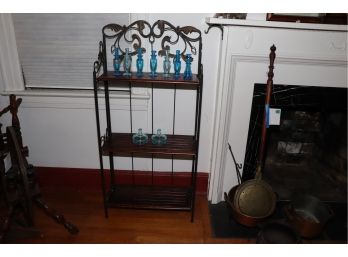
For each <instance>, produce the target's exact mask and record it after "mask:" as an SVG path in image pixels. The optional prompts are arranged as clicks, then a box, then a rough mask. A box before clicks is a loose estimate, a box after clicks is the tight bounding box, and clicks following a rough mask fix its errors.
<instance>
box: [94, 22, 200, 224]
mask: <svg viewBox="0 0 348 257" xmlns="http://www.w3.org/2000/svg"><path fill="white" fill-rule="evenodd" d="M102 34H103V41H101V42H100V43H99V54H98V60H97V61H95V62H94V67H93V68H94V69H93V85H94V101H95V113H96V123H97V137H98V149H99V162H100V176H101V184H102V193H103V199H104V211H105V216H106V217H108V208H109V207H121V208H136V209H165V210H186V211H191V222H193V219H194V206H195V192H196V178H197V161H198V149H199V134H200V133H199V132H200V119H201V105H202V90H203V65H202V63H201V55H202V36H201V31H200V30H198V29H197V28H195V27H192V26H184V27H175V26H173V25H172V24H170V23H169V22H167V21H164V20H158V21H156V22H155V23H154V24H153V25H151V24H149V23H148V22H147V21H144V20H138V21H135V22H133V23H132V24H130V25H129V26H121V25H118V24H108V25H106V26H104V27H103V29H102ZM109 40H111V41H112V42H113V43H112V45H111V53H113V52H114V51H115V49H116V48H117V49H118V50H117V51H119V52H120V55H121V57H124V56H125V52H126V51H125V48H122V47H121V45H122V44H121V43H122V42H123V43H124V42H125V43H126V44H128V45H131V48H130V50H129V54H130V55H131V56H133V55H136V54H137V50H138V49H139V48H141V49H142V51H143V52H144V53H145V52H146V49H145V48H144V47H143V45H142V43H143V42H142V41H143V40H148V42H149V43H150V44H151V49H152V47H153V44H154V43H155V41H157V42H160V48H161V49H160V50H159V51H158V54H159V55H162V56H164V54H165V52H166V51H167V55H168V52H169V58H174V57H175V53H174V52H173V51H174V50H173V49H171V46H175V47H179V45H180V46H181V51H180V53H181V59H182V60H184V61H186V58H187V55H186V53H190V54H191V55H192V57H193V60H195V61H197V62H198V66H197V71H198V72H197V74H192V78H190V79H187V78H186V79H184V78H183V74H180V76H179V77H173V76H169V77H168V76H164V75H163V74H161V73H160V72H158V74H157V76H156V77H153V76H151V74H150V73H147V72H144V73H143V75H142V76H137V74H135V73H133V74H132V75H129V76H124V75H115V72H114V71H108V65H107V49H106V46H107V42H109ZM123 45H124V44H123ZM171 75H172V74H171ZM125 85H127V86H126V87H125ZM139 86H141V87H148V88H150V90H151V91H152V94H151V95H152V101H151V108H152V128H151V129H152V134H154V127H153V120H154V119H153V113H154V111H153V108H154V106H153V101H155V99H153V98H154V97H153V90H154V89H156V88H168V89H173V94H174V96H173V99H174V100H173V101H174V103H173V106H174V108H173V109H174V110H173V133H172V134H171V135H167V143H166V144H165V145H154V144H152V143H151V142H150V141H149V142H148V143H146V144H144V145H141V146H139V145H135V144H133V142H132V136H133V134H134V131H133V127H134V126H133V117H132V116H133V108H132V101H133V100H132V94H131V92H132V88H133V87H139ZM121 87H122V88H121ZM117 88H118V89H119V90H122V91H124V92H126V93H127V94H129V110H130V111H129V115H130V131H129V133H116V132H115V131H113V130H112V127H111V118H112V117H111V114H110V96H109V94H110V89H117ZM125 88H126V89H125ZM177 89H187V90H195V91H196V96H195V98H196V102H195V118H194V120H193V121H192V125H194V135H178V134H175V121H176V113H175V111H176V95H177ZM98 93H101V94H104V98H105V103H101V101H99V100H98ZM164 107H165V106H164ZM104 108H105V111H104ZM101 115H105V116H106V132H105V134H104V135H102V132H101V131H102V129H101V121H100V117H101ZM113 118H117V117H113ZM152 134H149V137H151V135H152ZM114 156H128V157H130V158H131V159H132V169H131V170H130V171H129V172H130V174H131V177H132V178H133V179H132V181H131V183H128V184H124V183H120V181H118V177H117V173H118V171H117V170H115V163H114V161H115V160H114ZM104 157H106V158H107V157H109V163H110V170H109V171H108V170H107V169H105V168H104V165H103V158H104ZM134 157H145V158H151V159H152V170H151V171H148V173H149V176H150V177H151V179H150V180H151V182H150V183H146V184H144V185H142V184H139V183H135V181H134V175H136V172H138V171H136V170H134V167H133V158H134ZM154 158H165V159H172V171H171V172H170V176H171V177H172V179H171V181H173V177H174V171H173V160H174V159H188V160H191V161H192V169H191V172H190V181H189V183H187V185H175V183H170V184H168V185H163V184H160V185H158V184H156V183H155V182H154V176H155V172H154V170H153V160H154ZM108 172H109V173H108ZM107 175H109V177H107ZM109 178H110V186H108V185H107V184H108V183H107V180H108V179H109Z"/></svg>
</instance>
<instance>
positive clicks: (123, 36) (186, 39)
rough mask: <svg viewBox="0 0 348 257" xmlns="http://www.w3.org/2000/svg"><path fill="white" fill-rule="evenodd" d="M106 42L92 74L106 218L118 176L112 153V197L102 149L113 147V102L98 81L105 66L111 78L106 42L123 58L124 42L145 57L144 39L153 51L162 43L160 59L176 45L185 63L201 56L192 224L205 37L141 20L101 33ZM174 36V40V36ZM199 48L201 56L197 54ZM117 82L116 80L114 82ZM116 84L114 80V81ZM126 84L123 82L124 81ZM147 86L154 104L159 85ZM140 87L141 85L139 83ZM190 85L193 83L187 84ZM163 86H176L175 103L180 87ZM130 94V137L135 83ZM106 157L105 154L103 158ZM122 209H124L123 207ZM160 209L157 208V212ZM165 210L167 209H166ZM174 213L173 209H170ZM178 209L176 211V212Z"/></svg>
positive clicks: (172, 82) (164, 23) (110, 26)
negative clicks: (101, 91)
mask: <svg viewBox="0 0 348 257" xmlns="http://www.w3.org/2000/svg"><path fill="white" fill-rule="evenodd" d="M102 35H103V41H100V43H99V54H98V60H97V61H95V62H94V70H93V82H94V83H93V85H94V99H95V112H96V122H97V139H98V149H99V163H100V175H101V184H102V193H103V199H104V211H105V216H106V217H108V207H110V206H112V204H110V203H109V200H110V199H109V198H110V197H111V195H112V194H113V192H114V191H115V190H114V189H115V186H116V184H115V182H116V181H115V175H114V170H115V166H114V159H113V156H114V155H115V156H116V155H117V154H114V153H113V152H109V153H108V154H107V155H108V156H109V163H110V178H111V179H110V183H111V185H110V187H111V191H110V193H107V190H106V185H105V181H106V180H105V174H104V166H103V155H105V151H104V152H103V145H104V143H105V142H108V143H110V144H111V143H112V142H111V141H112V128H111V115H110V99H109V87H110V86H111V85H109V82H110V81H108V79H104V80H103V81H101V80H99V79H98V78H100V76H98V75H99V73H100V70H101V67H102V66H103V74H102V75H105V74H108V70H107V51H106V42H107V40H110V39H114V40H115V41H114V43H113V44H112V46H111V49H110V50H111V53H113V52H114V51H115V48H116V47H117V48H119V49H120V53H121V58H123V56H124V54H125V51H124V50H123V49H122V47H121V45H120V43H121V42H125V43H126V44H129V45H131V48H130V51H129V53H130V55H136V53H137V49H138V48H141V49H142V52H143V53H145V52H146V49H145V48H144V47H143V45H142V39H147V40H148V42H149V43H150V44H151V49H153V44H154V42H155V41H156V40H158V41H159V40H160V43H161V49H160V50H159V51H158V54H159V55H162V56H164V55H165V50H169V51H170V46H171V45H177V44H178V43H179V42H181V45H183V50H181V58H182V59H183V60H185V53H186V52H187V51H189V52H190V53H191V54H192V55H197V56H198V73H197V79H198V86H197V87H196V91H197V94H196V110H195V112H196V113H195V114H196V115H195V121H194V124H195V129H194V136H193V137H194V139H195V142H196V144H195V147H196V148H195V154H194V155H193V156H192V170H191V189H190V190H191V193H192V199H191V203H190V208H189V210H191V222H192V221H193V218H194V205H195V191H196V178H197V164H198V162H197V158H198V150H199V135H200V120H201V106H202V89H203V65H202V63H201V61H202V36H201V31H200V30H198V29H197V28H195V27H192V26H184V27H175V26H173V25H172V24H170V23H169V22H167V21H164V20H158V21H156V22H155V23H154V24H153V25H150V24H149V23H148V22H147V21H144V20H138V21H135V22H133V23H132V24H130V25H129V26H121V25H118V24H108V25H106V26H104V27H103V29H102ZM173 35H174V36H173ZM197 45H198V52H197ZM174 56H175V53H169V57H170V58H173V57H174ZM115 80H117V79H116V78H115ZM113 81H114V80H113ZM123 81H124V79H123ZM140 82H143V83H144V86H150V87H151V90H152V101H153V89H154V87H157V86H158V85H159V83H156V81H155V82H153V81H151V82H150V83H149V82H148V81H141V80H140ZM137 83H139V81H137ZM187 83H188V84H190V81H187ZM161 84H168V85H173V88H174V101H176V90H177V85H178V84H177V83H176V81H175V80H169V81H168V82H167V83H166V82H163V81H161ZM179 84H180V85H183V84H185V82H184V81H180V83H179ZM101 87H102V88H104V98H105V112H106V134H105V135H104V136H102V134H101V128H100V116H99V112H100V108H99V102H98V90H99V89H100V88H101ZM125 91H126V92H128V93H129V105H130V123H131V124H130V126H131V133H130V135H131V134H132V133H133V130H132V129H133V125H132V123H133V121H132V94H131V91H132V80H131V79H129V80H128V90H125ZM153 113H154V112H153V102H152V133H153V120H154V118H153ZM175 115H176V113H175V102H174V114H173V135H174V133H175ZM103 153H104V154H103ZM130 155H131V157H132V176H133V178H134V169H133V155H134V153H133V152H131V153H130ZM151 158H152V183H153V159H154V154H153V153H152V154H151ZM168 158H172V175H173V160H174V159H175V158H176V157H175V156H174V155H170V157H168ZM121 207H122V206H121ZM155 209H158V208H155ZM164 209H166V208H164ZM167 209H171V208H167ZM174 209H175V208H174Z"/></svg>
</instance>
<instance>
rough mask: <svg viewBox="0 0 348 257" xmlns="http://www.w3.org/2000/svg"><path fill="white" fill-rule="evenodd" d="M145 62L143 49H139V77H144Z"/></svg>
mask: <svg viewBox="0 0 348 257" xmlns="http://www.w3.org/2000/svg"><path fill="white" fill-rule="evenodd" d="M143 68H144V60H143V49H141V48H140V47H139V48H138V59H137V77H142V76H143Z"/></svg>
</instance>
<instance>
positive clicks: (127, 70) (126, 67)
mask: <svg viewBox="0 0 348 257" xmlns="http://www.w3.org/2000/svg"><path fill="white" fill-rule="evenodd" d="M131 65H132V57H131V56H130V54H129V48H126V53H125V56H124V63H123V67H124V73H123V75H124V76H131V75H132V73H131V72H130V69H131Z"/></svg>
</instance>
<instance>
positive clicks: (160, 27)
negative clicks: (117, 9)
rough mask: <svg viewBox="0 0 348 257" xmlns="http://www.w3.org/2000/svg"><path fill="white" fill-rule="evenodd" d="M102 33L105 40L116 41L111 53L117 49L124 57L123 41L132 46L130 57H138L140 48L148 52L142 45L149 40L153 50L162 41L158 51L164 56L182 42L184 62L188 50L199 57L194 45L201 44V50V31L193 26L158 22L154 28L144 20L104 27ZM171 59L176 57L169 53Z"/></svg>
mask: <svg viewBox="0 0 348 257" xmlns="http://www.w3.org/2000/svg"><path fill="white" fill-rule="evenodd" d="M102 31H103V37H104V40H105V39H115V41H114V43H113V44H112V46H111V53H113V52H114V51H115V48H116V47H117V48H119V49H120V52H121V54H122V55H124V53H125V51H124V49H122V47H121V45H120V42H121V41H123V40H124V42H126V43H128V44H130V45H132V47H131V49H129V53H130V55H136V54H137V49H138V48H142V52H143V53H144V52H146V49H145V48H144V47H143V45H142V39H147V40H148V42H149V43H150V44H151V48H152V46H153V44H154V42H155V41H156V39H161V42H160V46H161V49H160V50H159V51H158V54H159V55H162V56H164V55H165V51H166V50H170V46H171V45H176V44H177V43H178V42H179V41H182V42H183V44H184V45H183V49H182V50H181V51H180V52H181V56H182V58H183V59H184V60H185V58H186V56H185V53H186V51H187V50H189V51H190V52H191V54H192V55H197V49H196V46H195V44H193V43H195V42H199V48H201V40H202V36H201V31H200V30H199V29H197V28H195V27H192V26H185V27H175V26H173V25H172V24H171V23H169V22H167V21H164V20H158V21H156V22H155V23H154V24H153V25H152V26H151V25H150V23H148V22H147V21H144V20H138V21H135V22H133V23H132V24H130V25H129V26H121V25H118V24H108V25H106V26H104V27H103V30H102ZM166 33H168V34H166ZM199 54H200V53H199ZM169 57H174V53H169Z"/></svg>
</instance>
